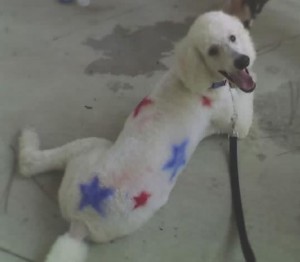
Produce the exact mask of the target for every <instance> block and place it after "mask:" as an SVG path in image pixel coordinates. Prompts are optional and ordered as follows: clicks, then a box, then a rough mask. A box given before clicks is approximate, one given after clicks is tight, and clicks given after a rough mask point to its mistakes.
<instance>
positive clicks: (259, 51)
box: [257, 33, 300, 56]
mask: <svg viewBox="0 0 300 262" xmlns="http://www.w3.org/2000/svg"><path fill="white" fill-rule="evenodd" d="M299 37H300V33H297V34H295V35H291V36H288V37H285V38H283V39H280V40H278V41H276V42H275V43H270V44H266V45H264V46H262V47H260V48H258V49H257V55H258V56H263V55H265V54H269V53H271V52H273V51H275V50H277V49H278V48H280V47H281V46H282V45H283V44H284V43H286V42H289V41H294V40H296V39H297V38H299Z"/></svg>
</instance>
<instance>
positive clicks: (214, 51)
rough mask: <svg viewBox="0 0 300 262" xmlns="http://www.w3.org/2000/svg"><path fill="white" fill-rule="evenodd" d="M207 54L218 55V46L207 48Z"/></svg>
mask: <svg viewBox="0 0 300 262" xmlns="http://www.w3.org/2000/svg"><path fill="white" fill-rule="evenodd" d="M208 54H209V55H210V56H216V55H218V54H219V48H218V46H216V45H213V46H211V47H210V48H209V50H208Z"/></svg>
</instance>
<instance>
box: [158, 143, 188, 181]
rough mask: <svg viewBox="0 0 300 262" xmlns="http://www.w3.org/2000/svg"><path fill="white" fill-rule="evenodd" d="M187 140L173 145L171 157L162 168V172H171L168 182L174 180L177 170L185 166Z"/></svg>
mask: <svg viewBox="0 0 300 262" xmlns="http://www.w3.org/2000/svg"><path fill="white" fill-rule="evenodd" d="M187 144H188V140H187V139H185V140H184V141H183V142H182V143H181V144H179V145H173V147H172V156H171V158H170V159H169V160H168V162H167V163H166V164H165V165H164V166H163V170H164V171H167V170H169V171H170V172H171V177H170V181H172V180H173V179H174V177H175V176H176V174H177V172H178V171H179V169H180V168H181V167H182V166H184V165H185V164H186V156H185V155H186V147H187Z"/></svg>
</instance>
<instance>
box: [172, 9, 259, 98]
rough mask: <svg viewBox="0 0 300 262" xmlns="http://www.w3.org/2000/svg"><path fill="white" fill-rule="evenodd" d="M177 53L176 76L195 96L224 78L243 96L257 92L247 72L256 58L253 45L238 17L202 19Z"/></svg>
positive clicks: (218, 15) (217, 15)
mask: <svg viewBox="0 0 300 262" xmlns="http://www.w3.org/2000/svg"><path fill="white" fill-rule="evenodd" d="M175 53H176V59H177V63H176V68H177V73H178V75H179V77H180V79H181V80H182V81H183V83H184V85H185V86H186V87H187V88H189V89H190V90H192V91H194V92H201V91H203V90H205V89H207V88H209V87H210V86H211V85H212V84H213V83H214V82H218V81H221V80H224V79H225V78H226V79H227V80H229V81H230V82H231V83H232V84H234V85H235V86H237V87H239V88H240V89H241V90H242V91H244V92H252V91H253V90H254V88H255V82H254V81H253V79H252V77H251V76H250V74H249V71H248V68H250V67H251V66H252V64H253V62H254V60H255V57H256V53H255V49H254V45H253V42H252V40H251V38H250V35H249V33H248V31H247V30H246V29H245V28H244V26H243V25H242V23H241V22H240V21H239V20H238V19H237V18H236V17H233V16H230V15H227V14H225V13H223V12H220V11H219V12H209V13H206V14H204V15H201V16H200V17H199V18H198V19H197V20H196V21H195V22H194V24H193V25H192V27H191V29H190V31H189V33H188V35H187V36H186V37H185V38H184V39H183V40H182V41H181V42H180V43H179V44H178V45H177V47H176V51H175Z"/></svg>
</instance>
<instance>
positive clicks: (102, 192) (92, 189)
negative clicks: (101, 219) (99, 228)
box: [79, 176, 114, 216]
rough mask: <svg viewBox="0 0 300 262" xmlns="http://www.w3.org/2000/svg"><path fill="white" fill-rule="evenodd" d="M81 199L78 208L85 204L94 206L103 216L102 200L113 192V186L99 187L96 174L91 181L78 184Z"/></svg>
mask: <svg viewBox="0 0 300 262" xmlns="http://www.w3.org/2000/svg"><path fill="white" fill-rule="evenodd" d="M80 192H81V201H80V205H79V209H80V210H82V209H84V208H85V207H87V206H91V207H92V208H94V209H95V210H96V211H97V212H98V213H99V214H100V215H102V216H105V210H104V206H103V205H104V201H105V200H106V199H108V198H109V197H110V196H112V195H113V194H114V189H113V188H108V187H101V182H100V180H99V178H98V176H95V177H94V178H93V179H92V180H91V182H89V183H87V184H81V185H80Z"/></svg>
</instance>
